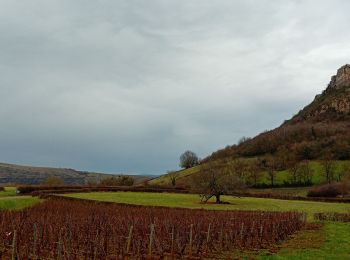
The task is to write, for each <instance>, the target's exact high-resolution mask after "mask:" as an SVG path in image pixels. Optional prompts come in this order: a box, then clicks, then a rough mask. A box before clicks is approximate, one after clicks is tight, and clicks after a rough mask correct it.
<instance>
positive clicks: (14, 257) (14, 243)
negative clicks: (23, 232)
mask: <svg viewBox="0 0 350 260" xmlns="http://www.w3.org/2000/svg"><path fill="white" fill-rule="evenodd" d="M11 259H12V260H17V259H18V257H17V231H16V230H15V231H13V238H12V257H11Z"/></svg>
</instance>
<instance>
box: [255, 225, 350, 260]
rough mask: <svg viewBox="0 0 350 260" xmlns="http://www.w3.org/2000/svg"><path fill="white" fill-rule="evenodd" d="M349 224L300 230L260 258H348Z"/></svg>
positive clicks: (349, 256)
mask: <svg viewBox="0 0 350 260" xmlns="http://www.w3.org/2000/svg"><path fill="white" fill-rule="evenodd" d="M349 234H350V224H349V223H327V224H325V225H324V227H323V228H322V229H321V230H319V231H313V232H309V231H306V232H300V234H297V235H296V237H295V238H294V239H292V240H291V241H286V242H285V243H283V244H282V245H281V249H280V250H279V251H278V252H277V253H276V254H274V255H263V256H261V257H259V258H260V259H276V260H277V259H295V260H299V259H350V235H349Z"/></svg>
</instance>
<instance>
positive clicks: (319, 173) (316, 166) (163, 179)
mask: <svg viewBox="0 0 350 260" xmlns="http://www.w3.org/2000/svg"><path fill="white" fill-rule="evenodd" d="M342 163H343V162H341V161H337V162H336V169H335V172H336V173H337V172H338V171H340V170H341V165H342ZM310 167H311V169H312V171H313V176H312V181H313V183H315V184H319V183H320V182H322V181H324V176H323V170H322V166H321V164H320V163H319V162H317V161H312V162H311V163H310ZM199 170H200V167H199V166H196V167H193V168H190V169H184V170H180V171H177V172H174V173H170V174H165V175H162V176H160V177H158V178H155V179H153V180H151V181H150V182H149V183H150V184H158V185H169V184H171V179H170V177H171V176H173V175H175V176H176V178H177V182H178V183H179V184H186V183H188V180H189V178H190V177H191V175H192V174H196V173H198V172H199ZM284 181H288V171H287V170H285V171H279V172H277V174H276V179H275V184H283V182H284ZM260 183H266V184H269V183H270V181H269V179H268V176H267V173H264V174H263V177H262V178H261V180H260Z"/></svg>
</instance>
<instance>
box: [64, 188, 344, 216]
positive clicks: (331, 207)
mask: <svg viewBox="0 0 350 260" xmlns="http://www.w3.org/2000/svg"><path fill="white" fill-rule="evenodd" d="M64 196H69V197H73V198H81V199H91V200H97V201H109V202H116V203H127V204H135V205H145V206H166V207H182V208H202V209H214V210H266V211H301V212H306V213H307V214H308V220H312V219H313V214H314V213H317V212H330V211H331V212H348V211H349V210H350V205H349V204H345V203H326V202H314V201H291V200H277V199H265V198H236V197H231V196H223V197H222V200H223V201H225V202H228V203H230V204H221V205H217V204H213V203H208V204H201V203H200V198H199V196H198V195H195V194H174V193H150V192H91V193H74V194H66V195H64ZM211 202H213V201H211Z"/></svg>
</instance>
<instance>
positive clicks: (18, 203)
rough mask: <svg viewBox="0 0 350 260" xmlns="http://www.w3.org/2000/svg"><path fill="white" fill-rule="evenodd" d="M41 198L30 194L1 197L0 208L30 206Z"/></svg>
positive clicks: (12, 208)
mask: <svg viewBox="0 0 350 260" xmlns="http://www.w3.org/2000/svg"><path fill="white" fill-rule="evenodd" d="M40 201H41V200H40V199H39V198H37V197H31V196H17V197H2V198H0V210H19V209H23V208H27V207H31V206H33V205H35V204H37V203H39V202H40Z"/></svg>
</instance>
